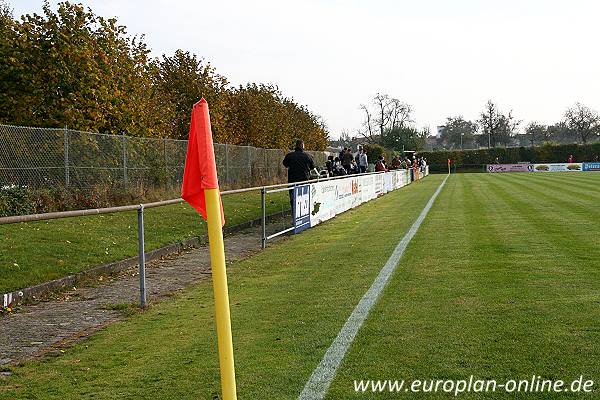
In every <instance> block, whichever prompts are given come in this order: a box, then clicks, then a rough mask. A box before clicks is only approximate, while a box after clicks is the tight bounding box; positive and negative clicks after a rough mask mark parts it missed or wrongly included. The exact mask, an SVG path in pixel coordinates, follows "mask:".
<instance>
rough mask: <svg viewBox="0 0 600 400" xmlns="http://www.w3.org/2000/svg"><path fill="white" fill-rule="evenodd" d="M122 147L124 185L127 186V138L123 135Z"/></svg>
mask: <svg viewBox="0 0 600 400" xmlns="http://www.w3.org/2000/svg"><path fill="white" fill-rule="evenodd" d="M121 147H122V149H123V183H124V184H125V186H127V181H128V177H127V136H125V134H124V133H123V134H122V135H121Z"/></svg>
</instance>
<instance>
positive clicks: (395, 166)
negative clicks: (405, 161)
mask: <svg viewBox="0 0 600 400" xmlns="http://www.w3.org/2000/svg"><path fill="white" fill-rule="evenodd" d="M398 168H400V158H399V157H398V156H394V158H392V169H398Z"/></svg>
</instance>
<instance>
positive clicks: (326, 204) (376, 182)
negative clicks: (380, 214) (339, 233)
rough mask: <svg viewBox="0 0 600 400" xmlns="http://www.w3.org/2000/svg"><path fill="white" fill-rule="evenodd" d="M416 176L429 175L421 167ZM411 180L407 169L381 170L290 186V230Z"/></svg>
mask: <svg viewBox="0 0 600 400" xmlns="http://www.w3.org/2000/svg"><path fill="white" fill-rule="evenodd" d="M419 174H420V177H421V178H422V177H424V176H427V175H429V167H428V166H427V167H425V172H424V173H419ZM410 182H411V172H410V171H409V170H405V169H402V170H395V171H390V172H385V173H381V174H373V175H361V176H355V177H352V176H349V177H348V178H343V179H335V180H330V181H324V182H315V183H310V184H306V185H299V186H295V187H294V202H293V204H294V209H293V211H292V212H293V215H294V233H298V232H301V231H303V230H304V229H307V228H310V227H313V226H315V225H317V224H320V223H321V222H323V221H327V220H328V219H331V218H333V217H335V216H336V215H338V214H341V213H343V212H344V211H347V210H349V209H351V208H354V207H357V206H359V205H361V204H363V203H366V202H367V201H370V200H373V199H376V198H377V197H379V196H383V195H384V194H386V193H387V192H391V191H393V190H396V189H400V188H401V187H404V186H406V185H408V184H409V183H410Z"/></svg>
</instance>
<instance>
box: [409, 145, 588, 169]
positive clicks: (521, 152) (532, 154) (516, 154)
mask: <svg viewBox="0 0 600 400" xmlns="http://www.w3.org/2000/svg"><path fill="white" fill-rule="evenodd" d="M571 154H572V155H573V157H574V158H575V162H583V161H597V160H598V157H599V156H600V142H597V143H592V144H587V145H579V144H563V145H551V144H545V145H543V146H536V147H511V148H503V147H495V148H492V149H483V150H463V151H460V150H457V151H422V152H419V156H422V157H426V158H427V163H428V164H429V165H430V170H431V171H432V172H434V171H437V170H438V169H439V170H443V169H445V168H446V166H447V162H448V159H449V158H451V159H452V160H453V161H454V163H455V164H456V165H458V166H459V167H460V166H463V167H468V166H469V165H470V166H472V167H473V168H474V169H476V170H483V164H492V163H494V161H495V160H496V157H498V160H499V162H500V163H501V164H512V163H518V162H524V161H525V162H526V161H528V162H532V163H551V162H554V163H558V162H567V159H568V158H569V155H571Z"/></svg>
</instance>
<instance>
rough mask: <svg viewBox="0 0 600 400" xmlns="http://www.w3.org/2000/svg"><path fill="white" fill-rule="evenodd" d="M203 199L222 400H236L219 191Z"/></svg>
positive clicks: (210, 191) (209, 192) (206, 192)
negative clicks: (204, 201)
mask: <svg viewBox="0 0 600 400" xmlns="http://www.w3.org/2000/svg"><path fill="white" fill-rule="evenodd" d="M204 198H205V199H206V217H207V218H206V219H207V222H208V241H209V245H210V265H211V270H212V279H213V290H214V295H215V315H216V322H217V338H218V345H219V365H220V369H221V391H222V393H223V400H236V399H237V395H236V388H235V367H234V363H233V340H232V337H231V316H230V314H229V294H228V291H227V273H226V270H225V246H224V244H223V229H222V226H221V203H220V202H219V189H204Z"/></svg>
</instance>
